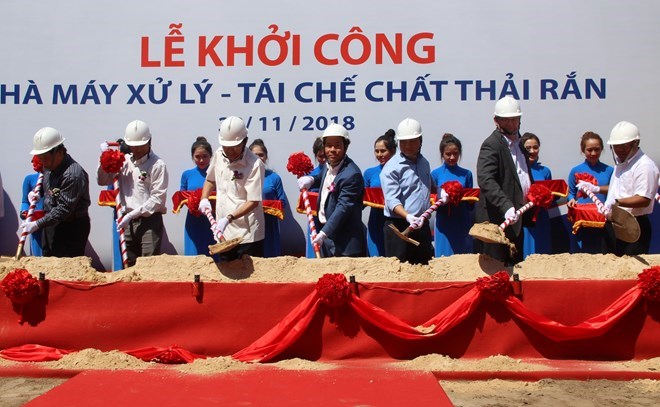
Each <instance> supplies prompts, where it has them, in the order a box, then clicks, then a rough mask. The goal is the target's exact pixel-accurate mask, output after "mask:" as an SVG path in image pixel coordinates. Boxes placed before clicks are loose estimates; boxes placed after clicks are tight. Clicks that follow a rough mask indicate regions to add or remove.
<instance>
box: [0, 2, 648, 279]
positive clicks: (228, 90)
mask: <svg viewBox="0 0 660 407" xmlns="http://www.w3.org/2000/svg"><path fill="white" fill-rule="evenodd" d="M0 7H1V8H2V15H3V24H2V26H0V55H2V63H1V64H0V112H1V116H0V119H1V120H0V137H2V146H3V148H2V160H0V174H1V176H2V180H3V183H4V189H5V197H4V202H5V217H4V219H2V220H1V221H0V225H1V226H2V229H1V234H2V236H1V237H0V239H1V240H2V242H3V243H2V244H0V249H1V250H2V254H3V255H12V254H13V253H14V251H15V249H16V243H17V238H16V237H15V236H16V230H17V228H18V225H19V222H18V212H19V206H20V200H21V185H22V181H23V177H24V176H25V175H26V174H28V173H30V172H31V164H30V158H31V156H30V155H29V154H28V153H29V151H30V149H31V147H32V136H33V135H34V133H35V132H36V131H37V130H38V129H39V128H41V127H44V126H52V127H55V128H57V129H59V130H60V132H61V133H62V134H63V136H64V137H65V138H66V139H67V140H66V142H65V145H66V146H67V148H68V150H69V152H70V153H71V155H72V156H73V157H74V159H76V160H77V161H78V162H80V163H81V164H82V165H83V167H84V168H85V169H86V170H87V172H88V173H89V174H90V180H91V183H92V187H91V188H90V193H91V196H92V201H93V205H92V207H91V208H90V213H91V217H92V234H91V236H90V247H89V255H90V256H91V257H92V258H93V259H94V261H95V264H96V265H97V266H99V267H100V266H101V264H102V266H103V267H104V268H106V269H109V268H110V261H111V245H110V243H109V242H110V229H111V211H110V210H109V209H108V208H103V207H99V206H97V205H96V198H97V196H98V193H99V191H100V190H101V189H103V187H97V186H96V185H95V182H94V178H95V171H96V166H97V162H98V157H99V154H100V152H99V149H98V145H99V143H100V142H101V141H103V140H114V139H117V138H119V137H122V136H123V129H124V127H125V126H126V124H127V123H128V122H130V121H131V120H134V119H141V120H144V121H145V122H147V123H148V124H149V126H150V127H151V131H152V134H153V149H154V151H156V152H157V153H158V154H159V155H160V156H161V157H162V158H163V159H164V160H165V162H166V163H167V165H168V170H169V174H170V185H169V190H168V209H170V210H171V209H172V205H171V200H170V199H171V196H172V194H173V193H174V192H175V191H177V190H178V189H179V179H180V176H181V173H182V172H183V171H184V170H185V169H188V168H192V167H193V162H192V160H191V157H190V153H189V151H190V146H191V144H192V143H193V141H194V140H195V138H196V137H197V136H200V135H203V136H205V137H207V139H208V140H209V141H210V142H211V143H212V145H213V146H214V147H218V140H217V130H218V127H219V123H220V120H221V118H223V117H225V116H228V115H237V116H241V117H243V118H244V119H245V120H246V121H248V122H249V131H250V133H249V137H250V139H252V140H253V139H255V138H261V139H263V140H264V142H265V144H266V146H267V147H268V149H269V153H270V162H269V166H270V167H271V168H272V169H273V170H275V171H276V172H278V173H279V174H280V175H281V176H282V178H283V180H284V184H285V189H286V193H287V196H288V198H289V200H290V201H292V204H295V200H296V198H297V189H296V184H295V178H294V176H292V175H291V174H289V173H288V172H287V171H286V168H285V166H286V161H287V158H288V156H289V154H291V153H292V152H295V151H300V150H304V151H305V152H306V153H307V154H309V155H310V156H311V146H312V142H313V140H314V138H315V137H316V136H319V135H320V134H321V133H322V131H323V129H324V128H325V127H326V126H327V123H329V122H330V121H338V122H340V123H341V124H344V125H346V127H347V128H348V129H349V131H350V135H351V145H350V147H349V150H348V155H349V156H351V157H352V158H353V159H354V160H355V161H356V162H357V164H358V165H359V166H360V168H361V169H362V170H365V169H366V168H368V167H371V166H374V165H376V161H375V159H374V157H373V152H372V150H373V142H374V140H375V139H376V138H377V137H378V136H380V135H382V134H383V133H384V132H385V131H386V130H387V129H389V128H396V125H397V124H398V122H399V121H400V120H402V119H404V118H405V117H413V118H415V119H417V120H419V121H420V122H421V123H422V126H423V129H424V144H423V153H424V155H425V156H426V157H427V158H428V159H429V161H430V162H431V165H432V168H435V167H437V166H439V165H440V157H439V152H438V144H439V140H440V138H441V136H442V134H443V133H445V132H451V133H453V134H454V135H456V136H457V137H459V138H460V139H461V140H462V142H463V158H462V161H461V165H462V166H464V167H466V168H469V169H471V170H472V171H473V172H474V171H475V163H476V158H477V152H478V149H479V146H480V144H481V141H482V140H483V139H484V138H485V137H486V136H487V135H489V134H490V133H491V131H492V130H493V128H494V125H493V121H492V116H493V107H494V104H495V101H496V100H497V99H498V98H499V97H501V96H504V95H507V94H509V95H513V96H514V97H517V98H519V99H520V100H521V105H522V109H523V118H522V131H531V132H533V133H535V134H537V135H538V136H539V137H540V139H541V141H542V147H541V161H542V163H543V164H544V165H546V166H548V167H549V168H550V169H551V170H552V173H553V176H554V177H555V178H566V176H567V174H568V171H569V170H570V168H571V167H573V166H575V165H577V164H578V163H580V162H582V160H583V158H582V157H581V155H580V149H579V138H580V136H581V135H582V134H583V133H584V132H585V131H587V130H592V131H595V132H597V133H599V134H600V135H601V136H602V137H603V138H604V139H605V140H607V138H608V137H609V132H610V130H611V128H612V127H613V126H614V124H615V123H617V122H618V121H621V120H628V121H631V122H633V123H635V124H637V125H638V127H639V128H640V129H641V132H642V149H643V150H644V151H645V152H646V153H647V154H648V155H650V156H651V158H653V159H654V160H656V162H657V161H658V158H659V157H660V141H658V140H659V139H658V137H657V136H655V132H656V131H657V129H658V128H659V127H660V116H659V115H658V114H657V107H658V104H657V102H656V97H657V95H658V94H660V80H659V79H658V72H660V57H659V56H658V49H660V27H659V26H658V24H657V16H658V15H659V14H660V3H658V2H654V1H627V2H620V1H581V2H568V1H552V2H551V1H540V2H538V1H537V2H529V1H501V2H490V1H476V2H448V1H438V2H429V1H426V2H421V1H410V2H407V3H401V2H383V1H379V2H366V1H365V2H349V1H334V2H331V3H329V2H324V3H320V2H316V3H315V2H308V3H301V2H296V1H288V0H287V1H278V2H269V1H261V0H260V1H253V2H244V3H237V2H228V1H197V2H188V3H186V4H185V6H184V5H183V3H181V2H175V1H171V0H168V1H158V2H130V3H129V2H127V3H123V2H109V1H97V2H86V1H68V2H47V1H31V2H19V1H9V2H5V3H4V4H3V5H2V6H0ZM602 160H603V161H604V162H606V163H608V164H610V165H611V164H612V157H611V154H610V153H609V151H605V152H604V153H603V156H602ZM366 213H367V211H365V216H366ZM184 218H185V215H184V214H183V213H182V214H179V215H173V214H171V213H170V214H168V215H167V216H166V217H165V225H166V229H167V244H166V248H167V251H168V252H170V253H180V252H182V251H183V243H182V235H183V222H184ZM304 221H305V218H304V217H303V216H302V215H298V214H296V213H295V212H294V213H290V212H289V213H288V218H287V219H286V220H285V223H284V234H285V236H283V238H284V242H283V246H284V250H285V252H286V253H287V254H300V253H302V252H303V251H304V236H303V226H302V225H303V222H304Z"/></svg>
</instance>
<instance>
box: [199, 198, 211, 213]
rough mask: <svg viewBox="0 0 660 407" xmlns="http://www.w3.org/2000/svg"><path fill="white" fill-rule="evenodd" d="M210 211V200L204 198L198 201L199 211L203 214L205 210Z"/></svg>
mask: <svg viewBox="0 0 660 407" xmlns="http://www.w3.org/2000/svg"><path fill="white" fill-rule="evenodd" d="M207 210H208V211H209V212H212V211H213V209H212V208H211V202H210V201H209V200H208V199H206V198H204V199H202V200H200V201H199V211H200V212H201V213H203V214H206V211H207Z"/></svg>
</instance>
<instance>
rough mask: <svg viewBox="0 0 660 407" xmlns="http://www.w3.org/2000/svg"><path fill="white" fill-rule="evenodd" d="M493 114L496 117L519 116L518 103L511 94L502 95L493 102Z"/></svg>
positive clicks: (520, 111)
mask: <svg viewBox="0 0 660 407" xmlns="http://www.w3.org/2000/svg"><path fill="white" fill-rule="evenodd" d="M495 116H497V117H520V116H522V110H520V103H519V102H518V101H517V100H516V99H514V98H512V97H511V96H504V97H503V98H502V99H500V100H498V101H497V103H495Z"/></svg>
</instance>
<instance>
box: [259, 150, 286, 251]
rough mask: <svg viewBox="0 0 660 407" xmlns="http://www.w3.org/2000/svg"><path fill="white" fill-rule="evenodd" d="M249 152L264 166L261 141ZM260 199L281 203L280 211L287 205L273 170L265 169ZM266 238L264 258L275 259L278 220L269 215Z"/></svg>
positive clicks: (265, 157) (278, 243)
mask: <svg viewBox="0 0 660 407" xmlns="http://www.w3.org/2000/svg"><path fill="white" fill-rule="evenodd" d="M250 151H252V152H253V153H254V154H255V155H256V156H257V157H259V158H260V159H261V161H263V163H264V165H266V162H267V161H268V149H267V148H266V146H265V145H264V142H263V140H261V139H256V140H254V141H253V142H252V144H250ZM262 198H263V199H264V200H277V201H282V210H284V208H286V206H287V205H288V202H287V199H286V194H285V193H284V187H283V186H282V178H281V177H280V176H279V175H278V174H277V173H276V172H274V171H273V170H271V169H269V168H266V175H265V177H264V187H263V193H262ZM264 220H265V221H266V237H265V238H264V257H277V256H280V255H281V254H282V244H281V240H280V220H279V219H278V218H277V217H276V216H273V215H271V214H268V213H265V214H264Z"/></svg>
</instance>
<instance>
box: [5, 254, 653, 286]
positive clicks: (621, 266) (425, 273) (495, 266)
mask: <svg viewBox="0 0 660 407" xmlns="http://www.w3.org/2000/svg"><path fill="white" fill-rule="evenodd" d="M658 264H660V255H657V254H652V255H643V256H634V257H628V256H624V257H617V256H614V255H612V254H606V255H600V254H598V255H591V254H557V255H532V256H529V257H528V258H527V260H525V261H524V262H522V263H519V264H517V265H516V266H515V268H514V269H513V270H511V268H508V269H507V268H506V267H504V265H503V264H502V263H501V262H499V261H496V260H494V259H492V258H490V257H488V256H485V255H478V254H463V255H456V256H449V257H439V258H435V259H433V260H431V262H430V263H429V265H428V266H422V265H411V264H408V263H401V262H399V260H397V259H396V258H392V257H389V258H388V257H361V258H327V259H306V258H298V257H290V256H283V257H277V258H268V259H263V258H258V257H247V256H246V257H244V258H243V259H240V260H235V261H232V262H229V263H214V262H213V260H212V259H211V258H210V257H206V256H170V255H161V256H154V257H142V258H139V259H138V261H137V263H136V265H135V266H133V267H129V268H128V269H126V270H122V271H119V272H115V273H100V272H98V271H96V270H95V269H94V268H92V266H91V259H89V258H87V257H74V258H70V259H62V258H46V257H24V258H22V259H20V260H18V261H16V260H14V259H12V258H2V261H1V262H0V278H2V277H4V276H5V275H6V274H7V273H8V272H10V271H12V270H14V269H15V268H25V269H27V270H28V271H29V272H30V273H32V274H33V275H34V276H37V275H38V273H39V272H43V273H45V275H46V278H47V279H51V280H67V281H89V282H94V283H108V282H115V281H126V282H129V281H193V279H194V276H195V274H199V275H200V277H201V279H202V281H219V282H228V283H230V282H250V283H251V282H271V283H283V282H315V281H317V280H318V279H319V278H320V277H321V276H323V275H324V274H326V273H343V274H346V275H347V276H351V275H352V276H355V278H356V279H357V281H359V282H406V281H409V282H424V281H474V280H475V279H477V278H479V277H484V276H486V275H491V274H493V273H495V272H497V271H500V270H507V271H508V272H511V271H513V272H516V273H518V274H519V275H520V277H521V279H592V280H608V279H609V280H634V279H636V278H637V275H638V274H639V273H641V272H642V270H643V269H645V268H648V267H650V266H653V265H658Z"/></svg>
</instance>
